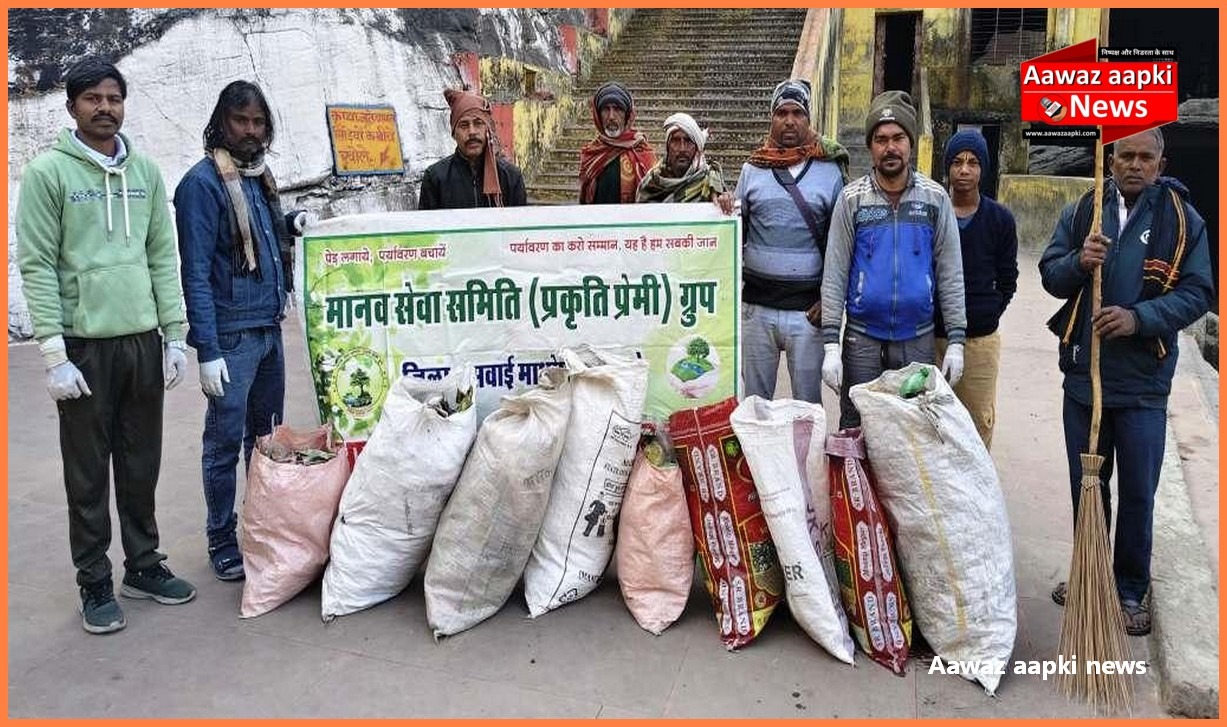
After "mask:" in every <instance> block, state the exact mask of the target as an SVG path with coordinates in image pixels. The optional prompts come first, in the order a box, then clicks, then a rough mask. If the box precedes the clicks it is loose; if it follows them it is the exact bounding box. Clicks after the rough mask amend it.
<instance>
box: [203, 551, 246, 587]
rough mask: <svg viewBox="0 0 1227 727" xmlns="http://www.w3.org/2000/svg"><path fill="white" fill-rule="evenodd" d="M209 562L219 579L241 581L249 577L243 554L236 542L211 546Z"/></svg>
mask: <svg viewBox="0 0 1227 727" xmlns="http://www.w3.org/2000/svg"><path fill="white" fill-rule="evenodd" d="M209 563H210V564H211V565H212V566H213V575H215V576H217V580H219V581H241V580H243V579H244V578H246V577H247V574H246V573H245V572H244V570H243V554H242V553H240V552H239V546H238V545H237V544H236V543H227V544H225V545H221V546H218V547H216V548H210V549H209Z"/></svg>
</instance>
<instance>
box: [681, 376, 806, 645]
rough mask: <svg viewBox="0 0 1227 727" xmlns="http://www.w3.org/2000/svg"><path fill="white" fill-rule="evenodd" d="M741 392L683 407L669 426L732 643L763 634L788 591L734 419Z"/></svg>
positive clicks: (720, 619)
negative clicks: (734, 395) (718, 400)
mask: <svg viewBox="0 0 1227 727" xmlns="http://www.w3.org/2000/svg"><path fill="white" fill-rule="evenodd" d="M736 408H737V399H736V398H733V397H729V398H728V399H725V400H724V401H722V402H720V403H718V404H712V405H710V406H705V407H702V408H699V409H684V410H682V411H679V412H676V413H674V414H673V416H671V417H669V432H670V434H672V435H673V443H674V446H675V447H676V449H677V461H678V464H679V465H680V466H681V468H682V479H683V481H684V482H685V484H686V502H687V505H688V506H689V508H690V529H691V532H692V533H693V534H694V542H695V547H696V549H697V550H698V551H699V560H700V562H701V563H702V564H703V575H704V577H705V580H706V583H707V592H708V593H709V594H710V595H711V598H712V603H713V605H714V606H715V609H716V622H717V624H718V625H719V627H720V638H721V639H722V640H723V641H724V645H725V646H727V647H728V648H729V649H730V650H732V649H736V648H739V647H741V646H745V645H746V644H748V643H750V642H751V641H753V640H754V638H755V637H756V636H758V634H759V632H761V631H762V630H763V627H764V626H766V624H767V619H769V618H770V617H771V612H772V611H774V610H775V606H776V604H777V603H779V601H780V598H781V597H782V596H783V595H784V574H783V571H782V570H781V568H780V563H779V559H778V558H777V557H776V553H775V544H774V543H773V542H772V541H771V533H770V531H769V530H768V529H767V519H766V518H765V517H764V516H763V510H762V508H761V507H760V506H759V503H758V492H757V491H756V490H755V488H754V478H753V477H752V476H751V475H750V466H749V464H748V463H747V462H746V459H745V456H744V455H743V454H742V451H741V443H740V442H739V441H738V440H737V435H735V434H734V433H733V427H732V425H730V424H729V416H730V415H731V414H732V413H733V410H734V409H736Z"/></svg>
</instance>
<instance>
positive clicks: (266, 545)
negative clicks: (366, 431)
mask: <svg viewBox="0 0 1227 727" xmlns="http://www.w3.org/2000/svg"><path fill="white" fill-rule="evenodd" d="M270 447H271V448H272V449H276V450H280V451H281V452H293V451H301V450H304V449H318V450H323V451H325V452H333V453H338V452H340V455H339V456H336V457H333V458H332V459H330V460H328V461H326V462H319V463H316V464H297V463H294V462H278V461H274V460H273V459H271V458H270V457H269V456H268V455H267V454H265V452H266V451H268V450H269V448H270ZM342 450H343V445H342V444H341V443H340V442H339V441H337V442H334V441H333V440H332V427H331V426H328V425H325V426H322V427H316V428H314V429H293V428H291V427H288V426H285V425H279V426H278V427H277V428H276V429H274V430H273V433H272V434H269V435H265V436H263V437H260V438H259V439H258V440H257V441H256V450H255V451H254V452H252V454H251V467H250V469H249V470H248V472H247V494H246V496H245V497H244V498H243V517H242V520H241V522H240V524H239V546H240V549H241V550H242V553H243V567H244V570H246V572H247V579H246V581H244V583H243V602H242V605H241V606H240V608H239V615H240V616H241V617H243V618H251V617H253V616H259V615H260V614H263V613H268V612H269V611H271V610H273V609H274V608H276V607H278V606H280V605H281V604H283V603H285V602H286V601H289V600H290V599H291V598H293V597H294V596H296V595H298V593H299V591H301V590H302V589H304V588H306V587H307V586H308V585H310V584H311V582H312V581H314V580H315V579H316V578H319V577H320V574H321V573H323V572H324V566H325V565H326V564H327V563H328V541H329V537H330V536H331V534H332V522H333V520H335V519H336V516H337V507H338V505H339V504H340V502H341V492H342V491H343V490H344V489H345V482H346V481H347V480H348V479H349V458H348V457H346V456H345V455H344V452H343V451H342Z"/></svg>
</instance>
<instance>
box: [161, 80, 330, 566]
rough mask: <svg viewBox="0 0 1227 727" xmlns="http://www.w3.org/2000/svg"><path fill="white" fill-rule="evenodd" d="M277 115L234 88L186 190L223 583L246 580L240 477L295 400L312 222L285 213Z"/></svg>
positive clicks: (205, 449)
mask: <svg viewBox="0 0 1227 727" xmlns="http://www.w3.org/2000/svg"><path fill="white" fill-rule="evenodd" d="M272 143H273V115H272V112H271V111H270V110H269V107H268V102H267V101H266V100H265V99H264V94H263V93H262V92H261V91H260V89H259V87H258V86H256V85H255V84H253V83H249V82H247V81H234V82H232V83H230V84H229V85H227V86H226V87H225V88H224V89H222V92H221V94H220V95H219V96H218V99H217V105H216V106H215V107H214V108H213V115H212V116H211V117H210V118H209V123H208V124H207V125H206V126H205V130H204V147H205V158H204V159H201V160H200V161H199V162H197V163H196V165H195V166H193V167H192V168H191V169H189V170H188V172H187V174H185V175H184V177H183V179H182V180H181V181H180V182H179V186H178V187H177V188H176V189H175V223H176V226H177V228H178V230H179V257H180V261H181V262H180V264H181V267H182V276H183V295H184V300H185V301H186V303H187V320H188V324H189V329H188V336H187V342H188V343H189V344H191V345H192V346H193V347H195V349H196V358H197V360H198V361H199V363H200V388H201V389H202V390H204V393H205V396H206V397H207V399H208V409H207V412H206V414H205V423H204V434H203V436H202V439H201V452H200V453H201V470H202V474H203V478H204V496H205V506H206V509H207V519H206V524H205V530H206V534H207V536H208V553H209V562H210V565H212V567H213V574H214V575H215V576H217V578H218V579H220V580H223V581H235V580H242V578H243V577H244V573H243V558H242V556H241V555H240V553H239V547H238V541H237V540H236V538H235V526H236V525H237V523H238V518H237V517H236V516H235V513H234V498H235V482H236V479H237V476H236V473H235V467H236V466H237V465H238V459H239V449H240V446H241V447H242V449H243V464H244V471H246V466H247V465H248V464H249V463H250V462H251V452H252V449H253V448H254V447H255V442H256V437H257V436H261V435H264V434H268V433H269V432H271V431H272V427H273V423H274V421H276V422H280V421H281V419H282V411H283V407H284V400H285V355H284V350H283V348H282V343H281V321H282V319H283V318H284V317H285V316H284V313H283V311H284V310H285V305H286V300H287V298H288V291H289V289H290V288H291V287H292V282H291V281H292V278H291V271H292V270H293V262H292V258H293V247H292V242H293V241H292V237H291V233H290V229H289V228H291V227H293V228H294V231H295V232H299V231H301V229H300V228H301V226H302V224H303V223H304V222H305V220H306V213H305V212H292V213H290V214H289V215H285V216H283V215H282V214H281V202H280V200H279V198H278V194H277V183H276V181H275V180H274V179H273V175H272V172H271V171H269V169H268V167H267V166H266V165H265V160H264V153H265V152H266V151H267V150H268V148H269V146H270V145H272Z"/></svg>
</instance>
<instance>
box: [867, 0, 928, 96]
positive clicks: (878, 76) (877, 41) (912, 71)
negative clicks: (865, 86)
mask: <svg viewBox="0 0 1227 727" xmlns="http://www.w3.org/2000/svg"><path fill="white" fill-rule="evenodd" d="M920 17H921V14H920V13H918V12H908V13H879V14H878V16H877V18H876V23H875V25H876V28H875V30H874V50H873V95H874V96H877V95H878V94H879V93H882V92H883V91H907V92H908V93H909V94H912V97H913V98H915V95H916V94H915V90H914V89H915V82H916V79H917V78H918V77H919V72H918V69H919V64H918V63H917V55H918V53H919V50H920V47H921V38H920V29H921V27H923V26H922V24H921V22H920Z"/></svg>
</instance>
